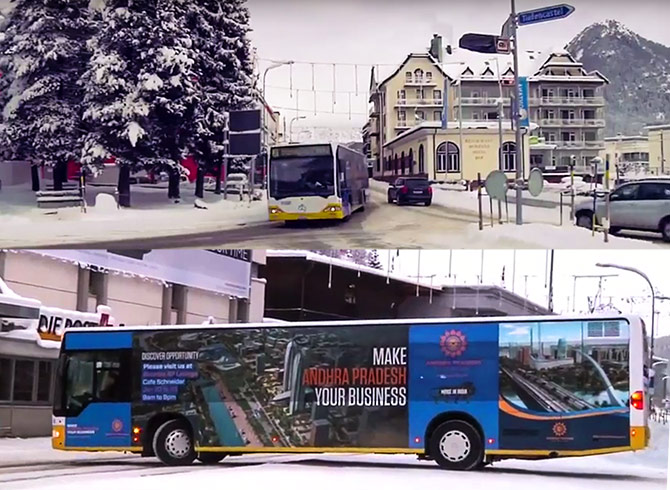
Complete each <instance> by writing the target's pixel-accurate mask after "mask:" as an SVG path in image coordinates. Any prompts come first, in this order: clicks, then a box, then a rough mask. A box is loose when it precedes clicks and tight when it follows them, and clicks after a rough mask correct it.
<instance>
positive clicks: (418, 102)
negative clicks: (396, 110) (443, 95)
mask: <svg viewBox="0 0 670 490" xmlns="http://www.w3.org/2000/svg"><path fill="white" fill-rule="evenodd" d="M395 105H397V106H403V107H410V106H442V99H398V100H397V101H396V104H395Z"/></svg>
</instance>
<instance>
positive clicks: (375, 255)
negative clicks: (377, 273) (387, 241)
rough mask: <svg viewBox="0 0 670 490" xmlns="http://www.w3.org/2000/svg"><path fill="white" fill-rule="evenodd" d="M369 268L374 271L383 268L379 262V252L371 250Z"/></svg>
mask: <svg viewBox="0 0 670 490" xmlns="http://www.w3.org/2000/svg"><path fill="white" fill-rule="evenodd" d="M368 266H369V267H372V268H373V269H381V268H382V263H381V262H380V261H379V251H378V250H370V252H369V253H368Z"/></svg>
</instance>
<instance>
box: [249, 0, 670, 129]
mask: <svg viewBox="0 0 670 490" xmlns="http://www.w3.org/2000/svg"><path fill="white" fill-rule="evenodd" d="M517 3H518V6H517V9H518V10H519V11H523V10H530V9H535V8H538V7H542V6H546V5H551V4H552V2H550V1H549V2H546V1H542V2H540V1H537V0H518V2H517ZM556 3H561V2H556ZM568 3H571V4H572V5H574V6H575V7H576V11H575V13H574V14H573V15H572V16H571V17H569V18H568V19H566V20H561V21H554V22H546V23H542V24H538V25H535V26H528V27H524V28H523V29H522V30H521V32H520V45H521V47H522V49H524V50H527V49H532V50H540V51H542V50H546V49H551V48H556V47H561V48H562V47H563V46H565V44H567V43H568V42H569V41H570V40H571V39H572V38H573V37H574V36H575V35H576V34H578V33H579V32H580V31H581V30H582V29H584V28H585V27H587V26H588V25H590V24H592V23H594V22H599V21H603V20H606V19H616V20H618V21H620V22H622V23H624V24H625V25H626V26H627V27H629V28H630V29H632V30H633V31H635V32H637V33H639V34H641V35H642V36H644V37H646V38H649V39H651V40H653V41H656V42H660V43H662V44H665V45H669V46H670V29H668V23H667V19H668V18H670V1H668V0H639V1H636V2H632V1H630V0H572V1H569V2H568ZM248 6H249V9H250V12H251V25H252V28H253V30H254V32H253V33H252V42H253V44H254V46H255V47H256V48H257V50H258V55H259V57H260V58H262V59H273V60H279V59H282V60H283V59H292V60H295V61H306V62H320V63H360V64H363V65H367V66H366V67H365V68H363V69H359V72H358V74H357V75H358V76H357V77H355V73H354V68H353V67H338V70H339V73H336V82H337V83H336V89H337V90H341V91H343V90H347V91H351V92H353V93H352V94H351V98H352V112H354V113H356V112H358V113H359V114H352V118H351V120H349V114H348V113H349V95H348V94H345V93H341V94H339V95H338V96H337V99H336V101H337V104H336V106H335V108H334V112H339V113H341V115H339V116H338V115H333V114H329V113H332V112H333V107H332V98H333V97H332V93H329V91H332V88H333V76H332V67H327V66H321V67H318V66H317V68H316V70H315V72H316V83H315V88H316V89H317V90H323V91H324V92H322V93H320V94H318V97H317V111H318V112H323V113H317V115H314V113H313V109H314V101H313V98H314V96H313V93H312V92H311V67H310V65H309V64H296V65H295V66H294V69H293V72H294V73H293V84H292V85H293V89H294V92H293V97H290V96H289V90H288V87H289V86H290V85H291V83H290V79H289V69H288V67H282V68H278V69H276V70H273V71H272V72H270V73H271V74H270V75H268V77H267V85H268V86H269V87H284V89H276V88H268V90H267V97H268V100H269V102H270V104H272V105H274V106H277V107H284V108H286V107H290V108H295V107H296V97H295V89H296V88H302V89H304V90H305V91H304V92H303V91H301V92H300V94H299V101H298V104H299V107H300V108H301V109H303V110H305V111H310V112H304V113H303V115H307V116H308V118H307V119H306V120H305V121H304V122H300V123H296V127H297V126H299V125H300V124H301V123H302V124H304V125H305V126H319V125H320V126H328V125H343V126H346V125H350V126H360V125H362V124H363V123H364V122H365V120H366V119H367V118H366V116H364V114H366V113H367V102H366V97H365V93H363V94H362V95H361V94H360V93H359V95H358V96H356V95H355V91H356V81H357V82H358V89H359V92H363V91H366V90H367V87H368V82H369V75H370V74H369V70H370V66H371V65H374V64H399V63H400V62H402V60H403V59H404V58H405V57H406V56H407V54H409V53H410V52H416V51H419V52H425V50H426V48H427V46H428V45H429V42H430V38H431V37H432V35H433V33H438V34H441V35H442V36H443V37H444V38H445V44H448V43H449V42H451V43H453V44H454V45H457V44H458V39H459V38H460V36H461V35H462V34H464V33H466V32H481V33H492V34H500V27H501V25H502V24H503V22H504V21H505V19H506V18H507V16H508V15H509V2H507V1H505V0H476V1H474V0H414V1H400V0H318V1H314V0H248ZM265 67H267V62H265V63H262V64H261V68H265ZM283 112H284V113H285V114H286V115H287V116H288V117H292V116H293V115H295V112H293V113H291V111H287V110H283Z"/></svg>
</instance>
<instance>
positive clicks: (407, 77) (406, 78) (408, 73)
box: [405, 71, 412, 82]
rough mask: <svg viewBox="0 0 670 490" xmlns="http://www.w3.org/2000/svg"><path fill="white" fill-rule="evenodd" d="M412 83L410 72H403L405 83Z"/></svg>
mask: <svg viewBox="0 0 670 490" xmlns="http://www.w3.org/2000/svg"><path fill="white" fill-rule="evenodd" d="M411 81H412V72H411V71H406V72H405V82H411Z"/></svg>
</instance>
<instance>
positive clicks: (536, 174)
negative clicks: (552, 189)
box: [528, 167, 544, 197]
mask: <svg viewBox="0 0 670 490" xmlns="http://www.w3.org/2000/svg"><path fill="white" fill-rule="evenodd" d="M543 189H544V175H542V170H540V169H539V168H537V167H536V168H534V169H533V170H531V171H530V175H529V176H528V192H530V195H531V196H533V197H537V196H539V195H540V194H542V190H543Z"/></svg>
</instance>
